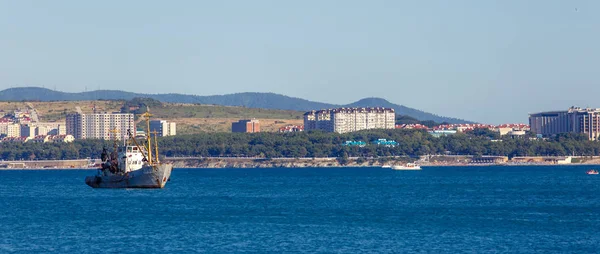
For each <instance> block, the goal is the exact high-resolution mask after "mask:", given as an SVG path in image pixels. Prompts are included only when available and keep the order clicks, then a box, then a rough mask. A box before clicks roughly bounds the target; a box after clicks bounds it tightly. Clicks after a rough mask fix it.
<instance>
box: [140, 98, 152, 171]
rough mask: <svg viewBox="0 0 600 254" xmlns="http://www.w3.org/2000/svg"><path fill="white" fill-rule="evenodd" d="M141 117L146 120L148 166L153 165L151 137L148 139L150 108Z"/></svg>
mask: <svg viewBox="0 0 600 254" xmlns="http://www.w3.org/2000/svg"><path fill="white" fill-rule="evenodd" d="M142 116H143V117H144V118H146V140H147V141H148V150H147V151H148V163H150V165H152V164H153V161H152V137H150V117H151V116H152V114H150V108H148V109H147V110H146V113H144V114H142Z"/></svg>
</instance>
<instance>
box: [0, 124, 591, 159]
mask: <svg viewBox="0 0 600 254" xmlns="http://www.w3.org/2000/svg"><path fill="white" fill-rule="evenodd" d="M379 138H386V139H391V140H395V141H397V142H398V143H399V145H398V146H396V147H384V146H377V145H373V144H370V142H371V141H373V140H376V139H379ZM347 140H355V141H366V142H367V143H369V145H367V146H365V147H352V146H343V145H341V144H342V143H344V142H345V141H347ZM103 146H106V147H111V146H112V145H111V142H109V141H104V140H77V141H75V142H73V143H68V144H64V143H45V144H40V143H24V144H22V143H9V142H5V143H0V158H1V159H3V160H20V159H25V160H31V159H76V158H86V157H91V158H98V157H99V155H100V153H101V151H102V147H103ZM159 146H160V149H161V154H162V155H166V156H169V157H172V156H206V157H208V156H244V157H246V156H248V157H261V158H275V157H290V158H294V157H338V158H347V157H355V156H358V157H378V156H397V155H409V156H420V155H426V154H457V155H475V156H480V155H501V156H509V157H514V156H539V155H544V156H545V155H552V156H565V155H571V154H575V155H585V156H592V155H600V142H594V141H588V140H587V138H586V137H585V136H582V135H574V134H565V135H558V136H556V137H554V138H552V139H549V140H537V139H533V140H532V139H529V137H525V138H514V139H513V138H509V137H503V139H501V141H492V139H490V137H489V133H487V132H469V133H459V134H456V135H452V136H447V137H440V138H434V137H432V136H431V135H429V134H428V133H427V132H425V131H420V130H369V131H360V132H355V133H347V134H336V133H324V132H319V131H315V132H299V133H252V134H251V133H202V134H198V135H182V136H172V137H164V138H160V139H159Z"/></svg>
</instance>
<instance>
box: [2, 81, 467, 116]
mask: <svg viewBox="0 0 600 254" xmlns="http://www.w3.org/2000/svg"><path fill="white" fill-rule="evenodd" d="M135 97H146V98H152V99H156V100H159V101H162V102H170V103H198V104H215V105H223V106H243V107H248V108H265V109H283V110H299V111H308V110H313V109H326V108H338V107H375V106H379V107H388V108H393V109H395V110H396V114H397V115H398V114H399V115H408V116H411V117H414V118H416V119H419V120H421V121H423V120H432V121H435V122H440V123H441V122H448V123H471V122H470V121H466V120H462V119H457V118H452V117H444V116H438V115H435V114H431V113H427V112H424V111H421V110H418V109H414V108H409V107H406V106H402V105H397V104H394V103H391V102H389V101H387V100H385V99H382V98H364V99H361V100H359V101H356V102H353V103H350V104H346V105H335V104H329V103H322V102H314V101H309V100H305V99H301V98H295V97H289V96H285V95H281V94H275V93H254V92H249V93H234V94H226V95H210V96H198V95H188V94H171V93H170V94H142V93H133V92H124V91H119V90H96V91H89V92H80V93H67V92H60V91H54V90H50V89H47V88H41V87H16V88H9V89H5V90H2V91H0V100H2V101H81V100H130V99H132V98H135Z"/></svg>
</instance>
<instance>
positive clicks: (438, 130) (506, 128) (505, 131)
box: [396, 124, 529, 137]
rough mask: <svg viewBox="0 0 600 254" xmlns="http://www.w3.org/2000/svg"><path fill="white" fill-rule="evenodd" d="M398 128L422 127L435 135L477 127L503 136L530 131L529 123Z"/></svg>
mask: <svg viewBox="0 0 600 254" xmlns="http://www.w3.org/2000/svg"><path fill="white" fill-rule="evenodd" d="M396 128H397V129H421V130H427V131H428V132H429V133H430V134H432V135H433V136H436V137H439V136H446V135H451V134H454V133H457V132H466V131H472V130H475V129H488V130H491V131H495V132H498V133H499V134H500V135H501V136H504V135H511V136H521V135H525V133H526V132H527V131H529V125H527V124H501V125H491V124H442V125H438V126H434V127H432V128H429V127H427V126H425V125H422V124H399V125H396Z"/></svg>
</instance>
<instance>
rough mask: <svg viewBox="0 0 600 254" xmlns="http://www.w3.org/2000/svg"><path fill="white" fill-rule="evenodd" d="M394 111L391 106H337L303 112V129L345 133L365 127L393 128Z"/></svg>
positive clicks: (394, 120) (394, 124)
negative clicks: (335, 107) (336, 107)
mask: <svg viewBox="0 0 600 254" xmlns="http://www.w3.org/2000/svg"><path fill="white" fill-rule="evenodd" d="M395 126H396V113H395V111H394V109H392V108H381V107H376V108H338V109H326V110H318V111H315V110H313V111H309V112H306V113H304V129H305V130H324V131H328V132H338V133H346V132H353V131H360V130H367V129H394V128H395Z"/></svg>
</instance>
